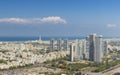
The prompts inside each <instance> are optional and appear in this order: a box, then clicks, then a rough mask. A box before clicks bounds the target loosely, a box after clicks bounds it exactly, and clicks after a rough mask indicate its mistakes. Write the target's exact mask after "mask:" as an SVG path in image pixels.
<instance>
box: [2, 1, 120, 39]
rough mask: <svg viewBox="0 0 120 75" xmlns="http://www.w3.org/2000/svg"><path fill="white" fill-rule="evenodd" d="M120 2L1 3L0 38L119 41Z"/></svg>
mask: <svg viewBox="0 0 120 75" xmlns="http://www.w3.org/2000/svg"><path fill="white" fill-rule="evenodd" d="M119 3H120V1H119V0H79V1H73V0H59V1H58V0H35V1H33V0H11V1H9V0H4V1H3V0H1V1H0V10H1V13H0V36H39V35H42V36H86V35H88V34H90V33H97V34H102V35H103V36H105V37H107V36H108V37H109V36H110V37H120V35H119V29H120V22H119V19H120V15H119V13H120V10H119V6H120V5H119Z"/></svg>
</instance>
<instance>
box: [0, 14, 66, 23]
mask: <svg viewBox="0 0 120 75" xmlns="http://www.w3.org/2000/svg"><path fill="white" fill-rule="evenodd" d="M0 23H25V24H26V23H28V24H41V23H53V24H56V23H63V24H66V23H67V22H66V20H64V19H62V18H61V17H59V16H50V17H43V18H0Z"/></svg>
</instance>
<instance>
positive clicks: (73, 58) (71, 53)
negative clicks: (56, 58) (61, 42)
mask: <svg viewBox="0 0 120 75" xmlns="http://www.w3.org/2000/svg"><path fill="white" fill-rule="evenodd" d="M75 54H76V50H75V44H74V43H71V44H70V61H72V62H73V61H74V60H75Z"/></svg>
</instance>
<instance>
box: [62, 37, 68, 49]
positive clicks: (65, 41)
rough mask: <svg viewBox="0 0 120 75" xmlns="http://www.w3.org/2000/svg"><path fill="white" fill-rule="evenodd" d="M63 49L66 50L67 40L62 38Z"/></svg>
mask: <svg viewBox="0 0 120 75" xmlns="http://www.w3.org/2000/svg"><path fill="white" fill-rule="evenodd" d="M63 49H64V50H68V40H67V39H65V40H64V43H63Z"/></svg>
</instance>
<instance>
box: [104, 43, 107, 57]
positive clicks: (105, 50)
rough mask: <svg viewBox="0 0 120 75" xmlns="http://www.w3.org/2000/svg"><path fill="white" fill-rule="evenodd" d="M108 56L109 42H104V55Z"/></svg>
mask: <svg viewBox="0 0 120 75" xmlns="http://www.w3.org/2000/svg"><path fill="white" fill-rule="evenodd" d="M107 54H108V41H103V55H104V56H106V55H107Z"/></svg>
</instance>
